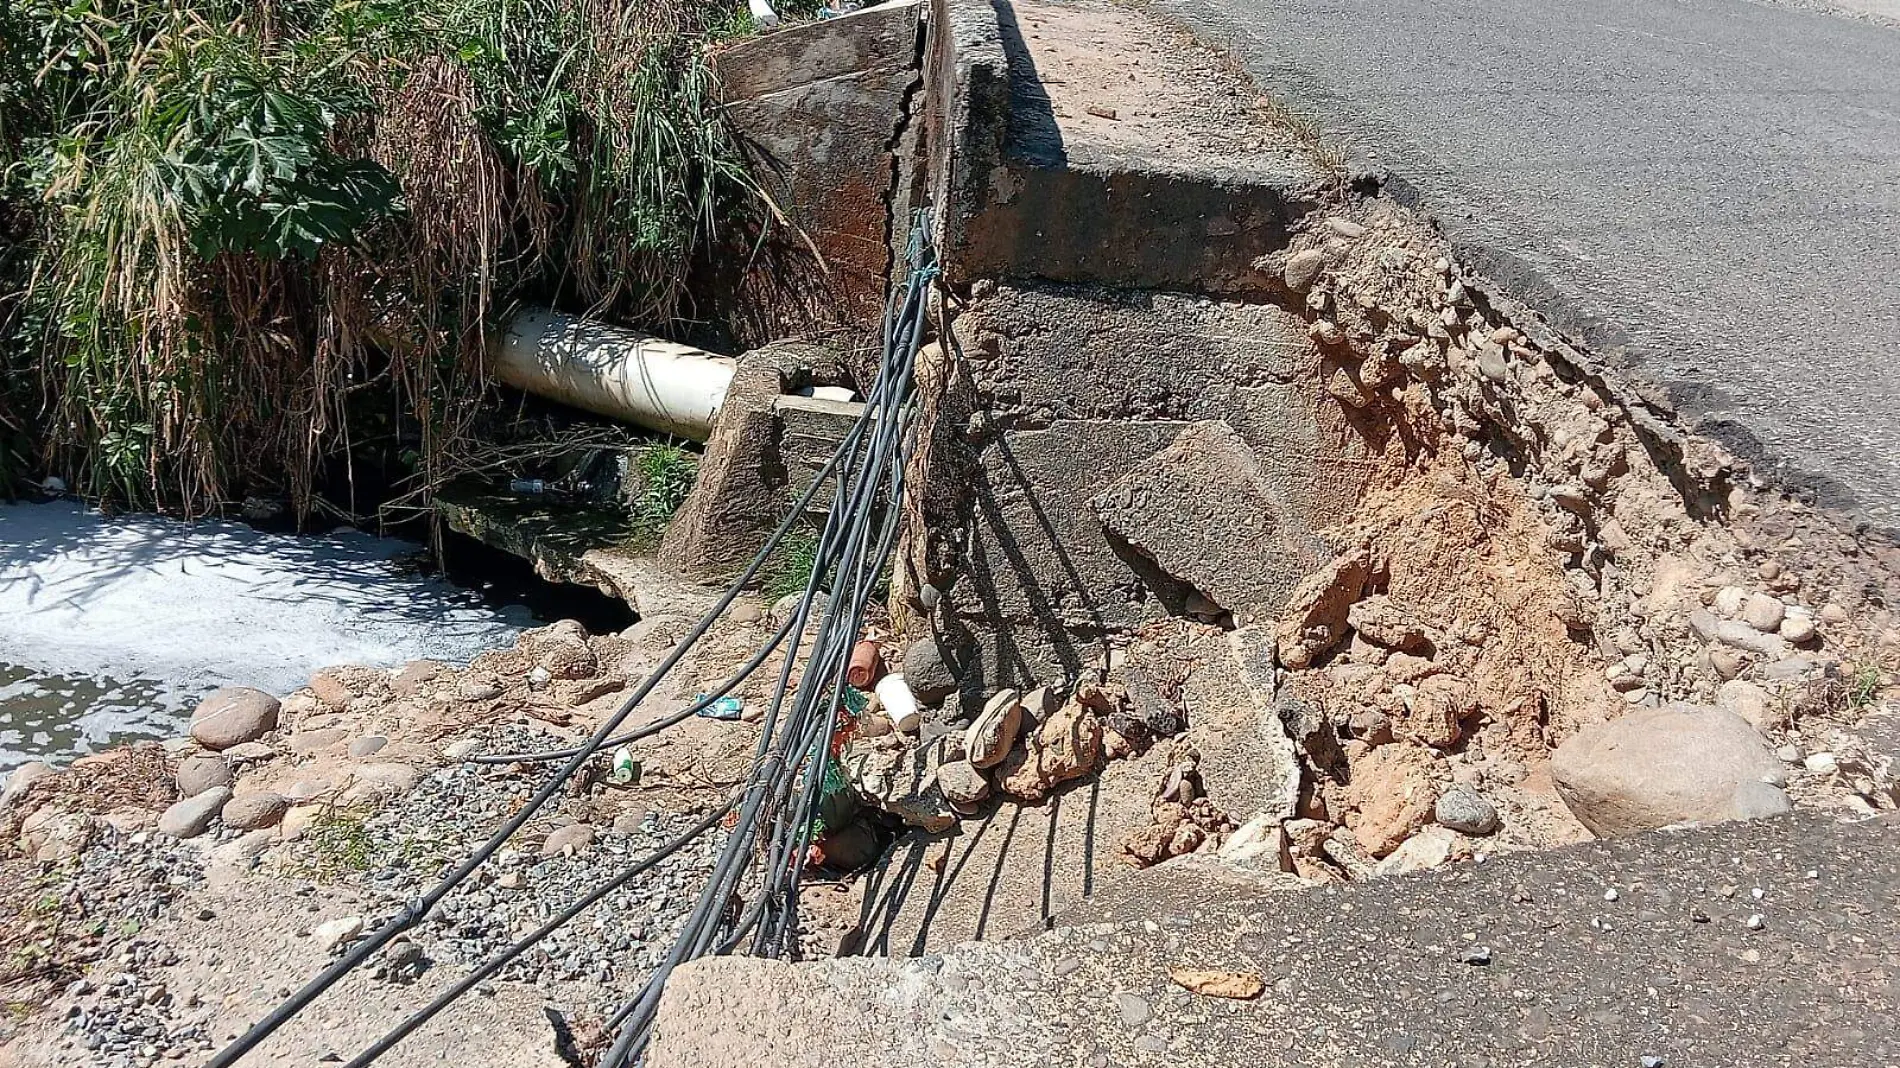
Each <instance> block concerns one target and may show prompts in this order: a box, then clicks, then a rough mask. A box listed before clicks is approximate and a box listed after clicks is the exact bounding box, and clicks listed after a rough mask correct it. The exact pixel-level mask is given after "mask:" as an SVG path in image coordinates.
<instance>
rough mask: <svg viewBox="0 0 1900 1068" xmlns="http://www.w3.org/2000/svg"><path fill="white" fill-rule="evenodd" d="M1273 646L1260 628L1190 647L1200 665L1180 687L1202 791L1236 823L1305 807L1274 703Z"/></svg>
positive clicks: (1280, 815)
mask: <svg viewBox="0 0 1900 1068" xmlns="http://www.w3.org/2000/svg"><path fill="white" fill-rule="evenodd" d="M1268 647H1269V639H1268V637H1267V634H1266V632H1265V630H1264V629H1263V628H1260V627H1246V628H1242V629H1240V630H1237V631H1232V632H1229V633H1226V634H1212V635H1207V636H1205V637H1203V638H1201V639H1199V640H1197V641H1196V642H1195V643H1194V644H1193V646H1191V647H1190V648H1189V650H1188V652H1189V653H1191V654H1193V655H1194V657H1195V659H1196V667H1195V668H1194V670H1193V671H1191V672H1190V673H1189V674H1188V676H1187V678H1186V680H1184V681H1183V683H1182V685H1181V696H1182V699H1183V700H1184V701H1185V702H1186V703H1187V709H1188V732H1187V735H1186V739H1187V742H1188V744H1190V745H1192V746H1193V747H1194V748H1195V749H1196V750H1198V751H1199V752H1200V754H1201V760H1200V773H1201V786H1202V789H1203V790H1204V791H1205V793H1206V795H1207V798H1208V800H1209V801H1212V802H1213V803H1214V805H1215V806H1216V807H1218V808H1219V809H1221V811H1223V812H1225V813H1227V815H1228V816H1229V817H1230V818H1232V819H1233V820H1234V821H1236V822H1238V823H1247V822H1249V821H1251V820H1253V819H1254V818H1255V817H1256V816H1266V817H1269V818H1271V819H1274V820H1283V819H1288V818H1290V817H1292V816H1293V814H1294V810H1295V809H1296V808H1297V807H1298V805H1299V798H1300V761H1299V756H1298V754H1297V753H1296V752H1295V750H1294V744H1293V739H1292V737H1290V736H1289V735H1288V734H1287V728H1286V725H1285V724H1283V723H1282V722H1281V719H1280V712H1279V706H1278V704H1277V703H1276V702H1275V700H1274V698H1275V689H1274V676H1273V665H1272V662H1271V657H1270V656H1269V655H1266V654H1265V650H1266V648H1268Z"/></svg>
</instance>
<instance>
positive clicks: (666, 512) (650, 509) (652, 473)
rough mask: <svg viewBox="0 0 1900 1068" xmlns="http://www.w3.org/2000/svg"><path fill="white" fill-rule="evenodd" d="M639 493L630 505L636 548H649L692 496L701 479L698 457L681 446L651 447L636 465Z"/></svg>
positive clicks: (636, 461) (664, 531)
mask: <svg viewBox="0 0 1900 1068" xmlns="http://www.w3.org/2000/svg"><path fill="white" fill-rule="evenodd" d="M633 467H634V471H633V473H634V477H636V478H637V479H638V480H639V484H640V489H639V492H638V493H637V494H635V495H634V497H633V499H632V500H631V501H630V502H629V503H628V507H627V511H628V518H629V520H630V521H631V524H632V528H633V538H632V541H633V543H634V544H636V545H639V546H642V547H650V546H652V545H655V544H658V543H659V540H660V536H661V535H663V534H665V533H666V525H667V524H668V523H670V522H672V519H673V516H674V514H675V513H676V512H678V511H679V510H680V506H681V505H683V504H685V503H686V497H687V495H688V494H690V493H692V492H693V480H694V479H696V478H697V477H698V476H699V457H698V456H696V455H695V454H693V453H691V452H689V451H687V450H686V449H684V448H681V447H680V446H678V445H670V444H669V445H649V446H647V447H646V448H645V449H642V450H641V451H640V455H639V457H638V458H637V459H636V460H635V461H634V464H633Z"/></svg>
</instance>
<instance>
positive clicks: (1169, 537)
mask: <svg viewBox="0 0 1900 1068" xmlns="http://www.w3.org/2000/svg"><path fill="white" fill-rule="evenodd" d="M1281 481H1282V479H1281V478H1276V472H1274V471H1273V470H1271V469H1270V468H1269V467H1268V465H1267V463H1266V461H1264V460H1263V459H1262V458H1261V457H1260V456H1259V455H1258V454H1257V453H1255V452H1254V450H1253V449H1252V448H1250V447H1249V446H1248V445H1247V443H1246V442H1245V441H1244V440H1242V439H1241V437H1240V435H1239V434H1238V433H1236V432H1235V431H1234V428H1233V427H1231V426H1229V425H1228V424H1227V423H1226V422H1224V421H1222V420H1218V419H1211V420H1206V421H1203V422H1198V423H1194V424H1192V425H1190V426H1189V427H1188V428H1187V429H1186V430H1183V431H1182V432H1181V434H1180V435H1179V436H1178V437H1176V438H1175V439H1174V442H1173V444H1171V445H1169V446H1168V447H1167V448H1165V449H1162V450H1161V451H1160V452H1158V453H1156V454H1155V455H1154V456H1153V457H1151V458H1150V459H1148V460H1147V461H1146V462H1144V463H1142V464H1140V465H1138V466H1137V467H1135V468H1134V469H1133V470H1131V471H1129V472H1128V473H1127V474H1126V475H1123V476H1122V477H1121V478H1119V479H1117V480H1115V481H1114V482H1113V483H1111V484H1110V485H1109V487H1108V488H1107V489H1105V490H1103V491H1102V492H1101V493H1099V494H1097V495H1096V496H1095V497H1094V498H1093V499H1092V500H1091V501H1090V502H1089V507H1090V509H1091V510H1092V511H1094V513H1095V516H1096V518H1098V519H1100V520H1101V522H1102V525H1103V526H1104V527H1105V528H1107V530H1108V531H1109V533H1110V534H1112V535H1114V536H1115V537H1117V538H1120V539H1121V540H1122V541H1124V542H1126V543H1127V544H1128V546H1129V547H1131V548H1132V549H1134V550H1135V551H1136V552H1138V553H1139V554H1141V556H1142V557H1144V558H1146V559H1147V560H1150V561H1153V563H1154V566H1155V567H1157V568H1159V569H1160V571H1161V572H1162V573H1163V574H1165V575H1166V576H1167V577H1169V578H1171V579H1173V580H1175V581H1177V582H1180V583H1182V584H1185V585H1186V586H1189V587H1192V588H1193V589H1194V590H1195V591H1198V592H1199V593H1200V594H1202V595H1203V596H1204V597H1206V598H1207V599H1208V600H1209V601H1212V602H1213V603H1214V604H1215V605H1217V606H1219V607H1220V608H1221V609H1223V610H1225V611H1227V612H1231V613H1233V614H1234V616H1235V617H1236V618H1237V619H1240V620H1242V621H1243V622H1244V621H1245V620H1247V619H1250V618H1252V617H1253V616H1255V615H1256V614H1258V613H1262V612H1270V611H1272V610H1273V609H1275V608H1277V607H1278V606H1279V605H1280V603H1281V602H1282V601H1283V600H1284V599H1285V597H1286V595H1287V594H1288V593H1289V592H1291V591H1292V589H1293V587H1294V586H1295V585H1296V584H1297V583H1298V582H1299V579H1300V576H1301V575H1303V574H1305V573H1306V572H1307V571H1309V570H1311V568H1312V567H1313V566H1314V565H1315V564H1317V563H1318V561H1319V556H1320V554H1319V552H1318V550H1317V549H1316V547H1315V544H1316V543H1315V542H1314V541H1313V539H1311V538H1310V537H1304V536H1301V534H1300V533H1299V532H1298V531H1297V527H1296V525H1295V524H1294V523H1293V522H1292V521H1291V519H1290V518H1289V517H1290V514H1291V512H1290V509H1289V507H1288V506H1287V504H1286V502H1285V500H1284V499H1283V494H1282V492H1281V490H1280V484H1281Z"/></svg>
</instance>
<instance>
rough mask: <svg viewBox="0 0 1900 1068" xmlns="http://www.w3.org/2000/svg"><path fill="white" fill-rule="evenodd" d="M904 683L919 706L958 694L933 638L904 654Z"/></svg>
mask: <svg viewBox="0 0 1900 1068" xmlns="http://www.w3.org/2000/svg"><path fill="white" fill-rule="evenodd" d="M903 675H904V681H905V682H906V683H908V684H909V686H910V692H911V693H912V694H915V695H916V697H917V701H918V703H920V704H925V705H934V704H938V703H940V702H942V701H943V699H944V698H946V697H949V696H950V695H951V694H953V693H956V692H957V677H956V675H955V674H953V673H952V672H951V670H950V663H949V660H948V658H947V657H946V656H945V650H944V648H943V646H942V644H941V643H939V642H938V641H937V639H935V638H922V639H919V640H918V641H914V642H912V643H911V644H910V648H908V649H906V650H904V671H903Z"/></svg>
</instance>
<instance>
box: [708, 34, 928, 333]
mask: <svg viewBox="0 0 1900 1068" xmlns="http://www.w3.org/2000/svg"><path fill="white" fill-rule="evenodd" d="M922 15H923V7H922V0H905V2H899V3H891V4H884V5H882V6H879V7H874V8H869V9H866V10H864V11H860V12H856V13H854V14H851V15H846V16H843V17H840V18H835V19H825V20H823V21H819V22H810V23H803V24H800V25H798V26H793V27H788V28H786V29H782V30H778V31H774V32H768V33H765V34H762V35H760V36H758V37H753V38H748V39H746V40H743V41H740V42H738V43H737V44H734V45H732V46H730V47H728V48H726V49H725V50H724V51H722V52H720V53H719V54H718V56H717V57H716V63H717V66H718V70H719V76H720V80H721V83H722V85H723V88H724V94H725V99H726V110H727V114H728V115H729V116H730V118H731V120H732V122H733V124H734V126H735V127H736V129H737V130H738V132H739V134H740V136H741V137H742V138H743V139H744V141H745V142H746V147H747V151H748V153H749V155H750V156H751V159H752V162H753V168H754V175H755V177H757V178H758V179H759V180H760V182H761V184H762V185H763V186H764V187H765V190H766V192H767V194H768V195H770V196H771V198H772V200H773V201H774V203H775V204H776V205H777V207H778V208H779V210H780V211H782V212H783V213H784V215H785V217H786V221H787V222H788V223H789V224H790V226H779V227H775V228H773V229H772V231H771V232H770V236H769V240H768V241H767V242H766V243H765V245H764V246H763V247H762V248H761V249H759V250H758V257H757V258H756V259H755V260H754V261H753V267H752V269H750V270H748V271H746V272H744V273H743V274H742V275H739V276H737V277H735V278H733V279H727V280H720V279H714V280H711V281H712V282H713V288H714V289H715V290H719V291H722V297H721V303H722V304H727V305H729V312H728V314H729V316H730V317H732V318H733V319H735V321H736V322H737V323H738V324H739V332H740V333H741V334H742V335H743V336H742V337H741V338H740V341H741V342H742V343H743V344H744V345H748V346H749V345H758V344H764V343H766V342H768V341H770V340H773V339H775V338H780V337H786V336H792V335H797V334H805V333H810V332H812V331H813V330H816V329H822V328H825V327H845V328H848V329H851V330H854V331H856V332H860V333H870V332H872V331H874V330H875V329H876V328H877V324H878V319H879V315H880V312H881V309H882V308H883V303H884V283H885V278H886V276H887V274H888V273H889V269H890V262H891V257H890V250H889V233H888V231H889V222H890V215H891V210H890V209H891V201H892V196H893V189H894V187H895V185H896V184H897V181H898V177H899V171H900V169H901V168H900V167H899V166H898V162H899V159H900V150H901V148H902V146H903V145H904V144H905V138H904V133H905V130H906V129H907V127H908V125H909V119H908V116H909V110H910V106H911V97H912V95H913V93H914V91H915V89H916V87H917V85H918V83H919V81H920V79H921V72H920V71H919V69H918V62H919V60H918V49H919V47H920V35H921V33H922V25H921V19H922ZM793 227H795V228H796V230H795V231H794V230H793V229H792V228H793Z"/></svg>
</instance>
